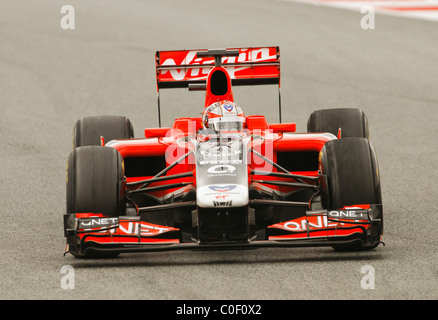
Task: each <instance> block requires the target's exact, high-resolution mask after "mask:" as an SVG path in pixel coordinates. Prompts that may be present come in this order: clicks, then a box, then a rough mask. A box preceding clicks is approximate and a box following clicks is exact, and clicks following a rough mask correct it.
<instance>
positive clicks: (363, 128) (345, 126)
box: [307, 108, 369, 139]
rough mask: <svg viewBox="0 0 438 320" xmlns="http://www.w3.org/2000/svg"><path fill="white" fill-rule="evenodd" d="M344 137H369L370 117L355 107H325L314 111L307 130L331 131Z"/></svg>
mask: <svg viewBox="0 0 438 320" xmlns="http://www.w3.org/2000/svg"><path fill="white" fill-rule="evenodd" d="M339 129H341V136H342V138H351V137H361V138H367V139H368V138H369V129H368V119H367V117H366V115H365V113H364V112H363V111H362V110H359V109H355V108H351V109H350V108H337V109H323V110H317V111H314V112H313V113H312V114H311V115H310V117H309V120H308V121H307V132H309V133H311V132H329V133H331V134H333V135H335V136H338V130H339Z"/></svg>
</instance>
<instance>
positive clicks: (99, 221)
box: [78, 218, 119, 229]
mask: <svg viewBox="0 0 438 320" xmlns="http://www.w3.org/2000/svg"><path fill="white" fill-rule="evenodd" d="M117 224H119V219H118V218H83V219H80V220H79V224H78V228H79V229H87V228H101V227H109V226H113V225H117Z"/></svg>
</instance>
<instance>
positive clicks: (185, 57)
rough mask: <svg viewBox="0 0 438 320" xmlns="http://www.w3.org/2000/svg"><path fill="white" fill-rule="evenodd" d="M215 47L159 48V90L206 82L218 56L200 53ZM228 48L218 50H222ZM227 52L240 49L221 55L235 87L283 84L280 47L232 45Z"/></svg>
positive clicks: (157, 71) (156, 57)
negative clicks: (281, 81)
mask: <svg viewBox="0 0 438 320" xmlns="http://www.w3.org/2000/svg"><path fill="white" fill-rule="evenodd" d="M212 51H213V52H214V50H206V49H202V50H177V51H157V52H156V55H155V61H156V74H157V90H160V89H164V88H188V87H189V85H190V84H203V83H205V81H206V79H207V75H208V73H209V71H210V69H211V68H213V67H214V66H215V57H213V56H211V55H209V56H204V55H202V54H199V55H198V53H204V52H210V53H211V52H212ZM220 51H222V52H223V51H224V50H218V52H220ZM225 51H229V52H237V51H238V54H235V55H232V56H223V57H221V65H222V66H223V67H224V68H225V69H226V70H227V72H228V73H229V75H230V77H231V84H232V85H233V86H239V85H263V84H276V85H280V48H279V47H255V48H231V49H226V50H225Z"/></svg>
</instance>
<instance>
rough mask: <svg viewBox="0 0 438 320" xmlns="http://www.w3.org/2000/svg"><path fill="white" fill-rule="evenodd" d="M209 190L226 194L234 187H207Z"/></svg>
mask: <svg viewBox="0 0 438 320" xmlns="http://www.w3.org/2000/svg"><path fill="white" fill-rule="evenodd" d="M208 187H209V188H210V189H211V190H213V191H218V192H227V191H231V190H233V189H234V188H236V186H235V185H229V186H208Z"/></svg>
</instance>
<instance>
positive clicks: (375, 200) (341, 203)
mask: <svg viewBox="0 0 438 320" xmlns="http://www.w3.org/2000/svg"><path fill="white" fill-rule="evenodd" d="M320 171H321V174H322V175H323V176H324V177H325V180H324V181H325V183H323V185H322V188H321V199H322V204H323V207H324V208H326V209H329V210H337V209H341V208H343V207H345V206H351V205H361V204H381V199H382V196H381V188H380V178H379V169H378V163H377V160H376V157H375V152H374V148H373V147H372V145H371V143H370V142H369V140H368V139H366V138H343V139H334V140H331V141H328V142H326V144H325V145H324V147H323V148H322V150H321V154H320ZM380 218H381V219H382V228H381V229H380V230H379V233H380V234H382V233H383V217H380ZM377 244H378V243H377ZM375 246H377V245H375V244H373V245H371V246H365V247H364V246H362V245H352V246H349V247H335V249H340V250H341V249H342V250H345V249H346V250H362V249H372V248H374V247H375Z"/></svg>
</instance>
